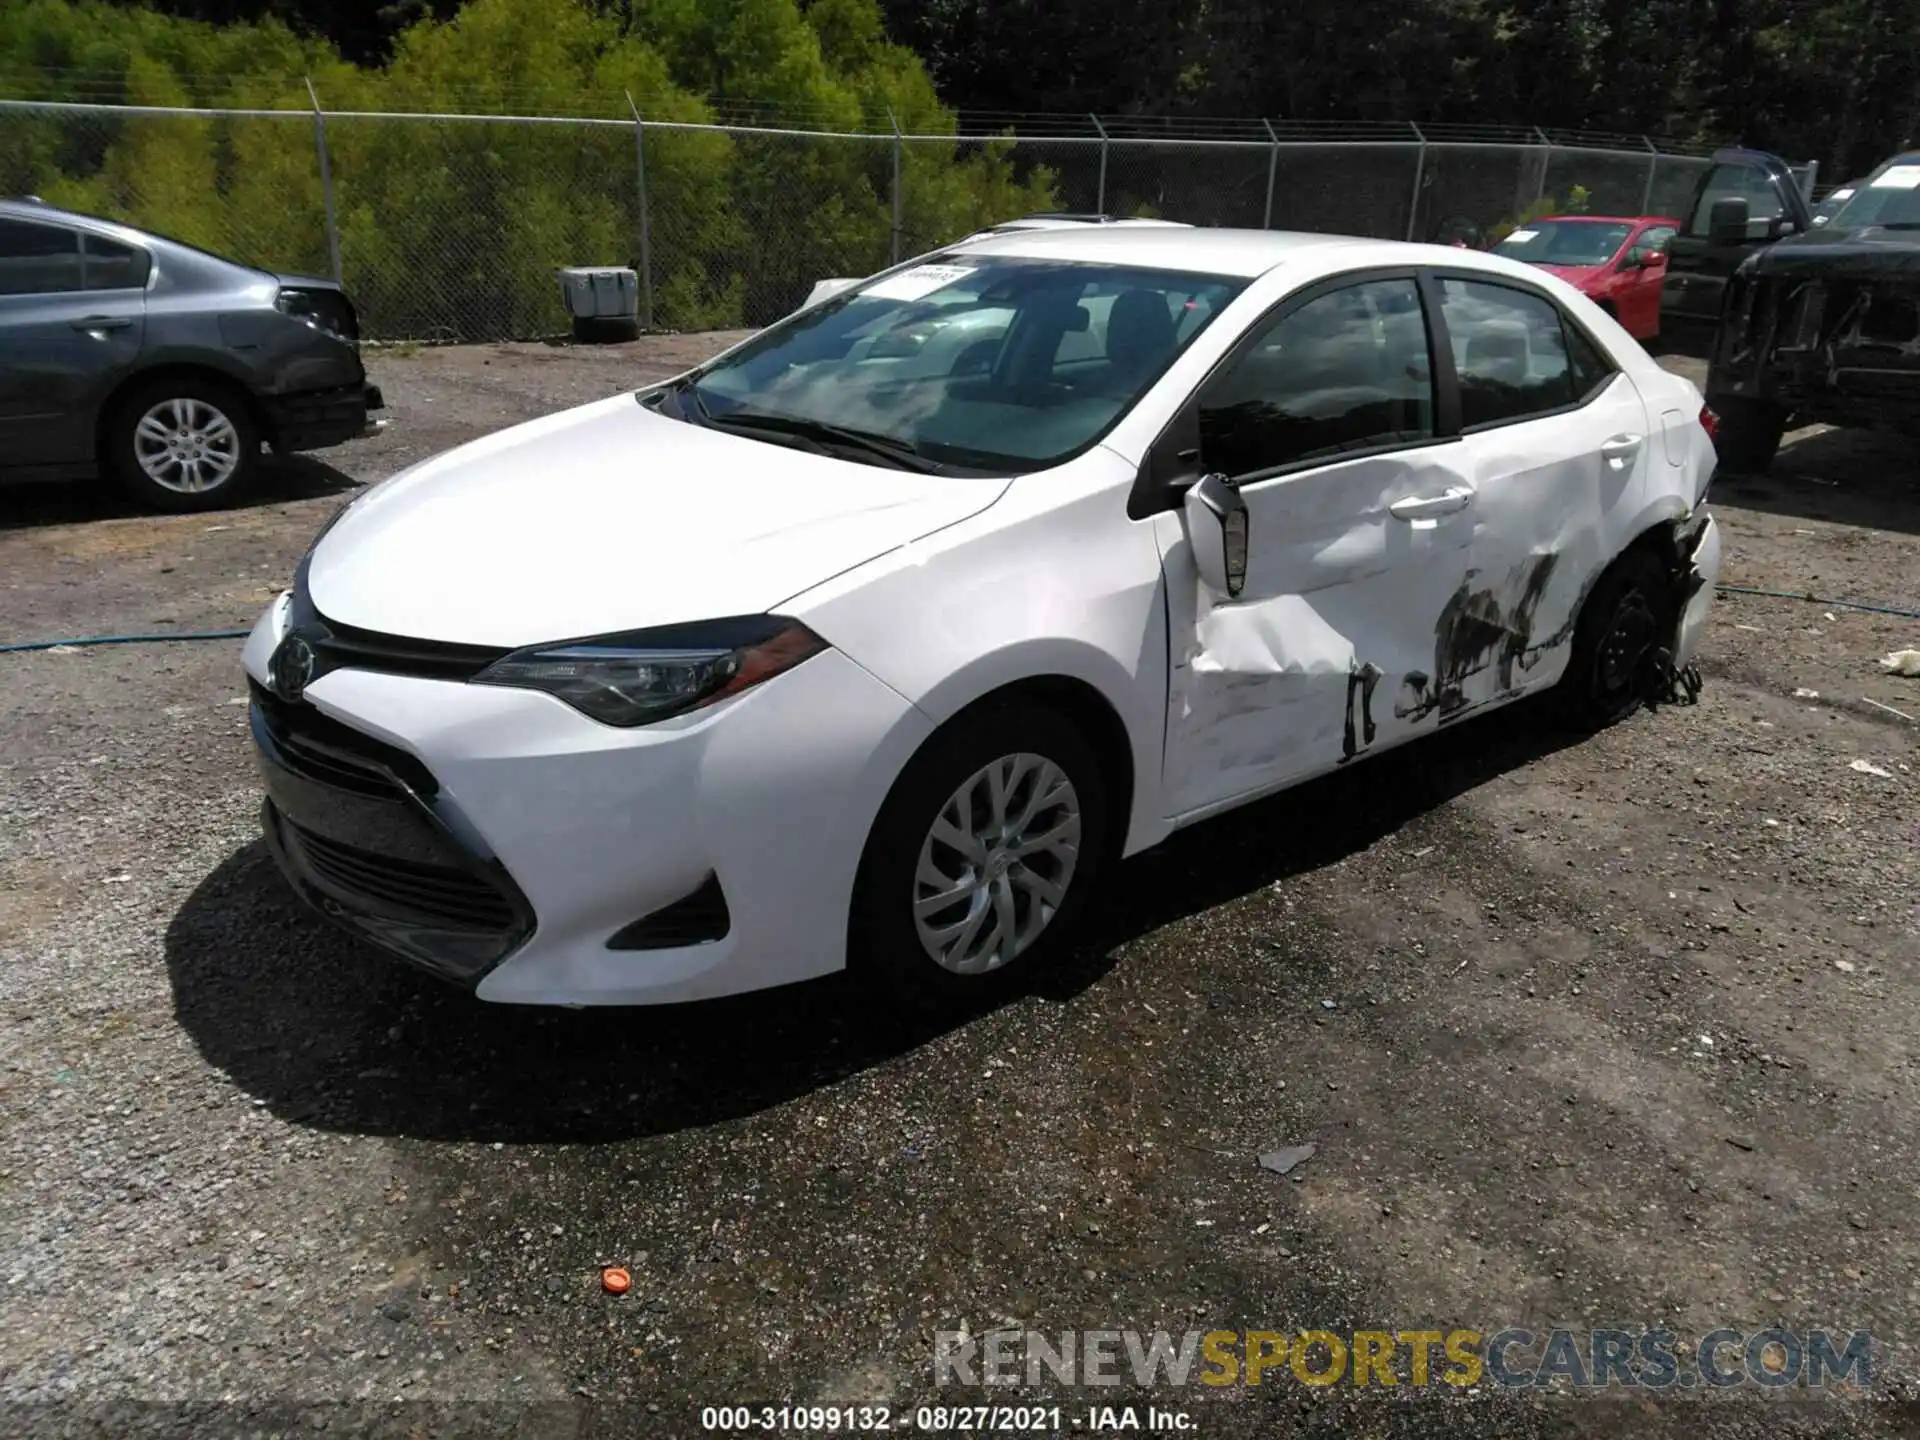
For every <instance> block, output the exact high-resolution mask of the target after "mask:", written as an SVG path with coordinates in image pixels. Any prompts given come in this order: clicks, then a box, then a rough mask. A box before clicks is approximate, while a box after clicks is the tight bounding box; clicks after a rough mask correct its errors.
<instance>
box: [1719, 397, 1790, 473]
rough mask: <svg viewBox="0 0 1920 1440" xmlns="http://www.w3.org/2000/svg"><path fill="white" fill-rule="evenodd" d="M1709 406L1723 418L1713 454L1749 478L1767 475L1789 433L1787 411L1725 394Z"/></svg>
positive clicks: (1772, 405) (1773, 405)
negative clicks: (1785, 435) (1782, 439)
mask: <svg viewBox="0 0 1920 1440" xmlns="http://www.w3.org/2000/svg"><path fill="white" fill-rule="evenodd" d="M1707 405H1708V406H1709V407H1710V408H1711V409H1712V411H1713V413H1714V414H1715V415H1718V416H1719V417H1720V429H1719V433H1718V434H1717V435H1716V436H1715V437H1714V441H1713V448H1714V453H1715V454H1717V455H1718V456H1719V457H1720V463H1721V464H1722V465H1724V466H1726V468H1727V469H1729V470H1732V471H1736V472H1739V473H1743V474H1748V475H1760V474H1764V473H1765V471H1766V469H1767V467H1768V466H1769V465H1771V464H1773V457H1774V455H1775V454H1777V453H1778V451H1779V449H1780V437H1781V436H1782V435H1784V434H1786V430H1787V412H1786V411H1785V410H1783V409H1781V408H1780V407H1779V406H1778V405H1775V404H1773V403H1772V402H1770V401H1766V400H1751V399H1748V398H1746V397H1745V396H1734V395H1723V396H1719V397H1717V398H1710V399H1709V400H1708V401H1707Z"/></svg>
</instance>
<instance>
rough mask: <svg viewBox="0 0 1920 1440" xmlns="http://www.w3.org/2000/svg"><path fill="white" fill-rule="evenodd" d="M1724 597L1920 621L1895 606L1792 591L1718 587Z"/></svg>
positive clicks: (1919, 617)
mask: <svg viewBox="0 0 1920 1440" xmlns="http://www.w3.org/2000/svg"><path fill="white" fill-rule="evenodd" d="M1713 588H1714V589H1716V590H1718V591H1719V592H1720V593H1721V594H1723V595H1764V596H1766V597H1767V598H1768V599H1769V600H1804V601H1806V602H1807V603H1808V604H1809V605H1827V606H1831V607H1832V608H1833V609H1835V610H1866V611H1870V612H1871V613H1873V614H1875V615H1898V616H1899V617H1900V618H1901V619H1902V620H1920V610H1902V609H1899V608H1898V607H1897V606H1893V605H1862V604H1860V603H1859V602H1858V601H1855V600H1822V599H1820V598H1819V597H1818V596H1817V595H1796V594H1794V593H1793V592H1792V591H1791V590H1750V589H1748V588H1747V587H1746V586H1745V585H1716V586H1714V587H1713Z"/></svg>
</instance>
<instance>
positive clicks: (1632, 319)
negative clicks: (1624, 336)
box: [1614, 225, 1673, 340]
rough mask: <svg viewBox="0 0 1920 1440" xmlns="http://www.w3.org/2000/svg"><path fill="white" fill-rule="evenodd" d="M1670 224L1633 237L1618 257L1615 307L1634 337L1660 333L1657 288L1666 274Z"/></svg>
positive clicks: (1646, 337) (1627, 329)
mask: <svg viewBox="0 0 1920 1440" xmlns="http://www.w3.org/2000/svg"><path fill="white" fill-rule="evenodd" d="M1672 239H1673V227H1672V226H1671V225H1655V226H1652V227H1650V228H1648V229H1646V230H1644V231H1642V232H1641V233H1640V234H1639V235H1638V236H1636V237H1635V238H1634V242H1633V244H1631V245H1629V246H1628V247H1627V253H1626V254H1625V255H1624V256H1623V257H1622V258H1621V270H1622V274H1621V277H1620V278H1621V284H1620V289H1619V291H1618V292H1617V294H1618V296H1619V298H1618V299H1617V300H1616V301H1615V302H1614V308H1615V309H1616V310H1617V311H1619V314H1620V323H1621V325H1622V326H1624V327H1625V328H1626V332H1627V333H1628V334H1629V335H1631V336H1633V337H1634V339H1636V340H1647V339H1651V338H1652V337H1653V336H1655V335H1658V334H1659V333H1660V292H1661V289H1662V286H1663V282H1664V281H1665V279H1666V274H1667V244H1668V242H1669V241H1671V240H1672Z"/></svg>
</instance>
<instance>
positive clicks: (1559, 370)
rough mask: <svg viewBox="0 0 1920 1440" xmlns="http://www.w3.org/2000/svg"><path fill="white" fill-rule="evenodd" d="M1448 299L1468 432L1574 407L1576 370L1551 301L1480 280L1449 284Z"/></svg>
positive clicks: (1443, 287)
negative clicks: (1477, 428) (1472, 429)
mask: <svg viewBox="0 0 1920 1440" xmlns="http://www.w3.org/2000/svg"><path fill="white" fill-rule="evenodd" d="M1440 296H1441V300H1440V308H1441V312H1442V314H1443V315H1444V316H1445V317H1446V322H1447V331H1448V334H1449V335H1450V337H1451V339H1452V342H1453V365H1454V369H1455V371H1456V372H1457V373H1458V374H1459V376H1460V424H1461V426H1462V427H1463V428H1471V427H1473V426H1475V425H1497V424H1502V423H1505V422H1510V421H1514V420H1525V419H1529V418H1530V417H1532V416H1535V415H1544V414H1547V413H1548V412H1550V411H1554V410H1562V409H1565V408H1566V407H1568V406H1570V405H1572V404H1573V403H1574V400H1575V398H1576V391H1575V380H1574V374H1573V370H1574V366H1573V362H1572V360H1571V358H1570V356H1569V354H1568V349H1569V347H1568V343H1567V339H1566V336H1565V334H1564V332H1563V331H1562V329H1561V320H1560V311H1559V310H1558V309H1557V308H1555V306H1554V305H1553V303H1552V302H1551V301H1549V300H1547V299H1545V298H1544V297H1542V296H1539V295H1534V294H1530V293H1529V292H1527V291H1524V290H1515V289H1513V288H1511V287H1510V286H1506V285H1497V284H1490V283H1487V282H1485V281H1479V280H1456V279H1443V280H1442V281H1441V282H1440ZM1589 349H1591V347H1589Z"/></svg>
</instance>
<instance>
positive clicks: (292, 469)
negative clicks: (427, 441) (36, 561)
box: [0, 453, 360, 531]
mask: <svg viewBox="0 0 1920 1440" xmlns="http://www.w3.org/2000/svg"><path fill="white" fill-rule="evenodd" d="M359 484H360V482H359V481H358V480H355V479H354V478H353V477H352V476H350V475H348V474H347V473H346V472H345V471H342V470H337V469H335V468H334V467H333V466H331V465H329V464H327V463H326V462H325V461H324V460H320V459H318V458H316V457H315V456H312V455H274V454H271V453H269V454H267V455H265V456H264V457H262V460H261V464H260V476H259V483H257V484H256V485H255V486H254V487H253V488H252V489H251V490H250V491H248V492H247V493H246V494H245V495H243V496H242V497H241V498H240V500H239V501H238V502H237V503H235V504H233V505H230V506H227V507H225V508H226V509H228V510H247V509H251V508H253V507H255V506H259V505H284V504H286V503H287V502H289V501H292V500H312V499H316V498H318V497H321V496H325V495H338V494H340V493H342V492H343V491H347V490H352V489H355V488H357V487H358V486H359ZM165 513H166V512H161V511H156V510H153V509H150V508H149V507H147V506H144V505H142V504H140V503H139V502H138V501H137V500H134V499H133V498H131V497H130V496H128V495H126V494H125V493H124V492H122V491H121V489H120V487H119V486H117V485H114V484H112V483H111V482H109V481H108V480H107V479H106V478H105V477H103V476H97V475H96V476H87V477H85V478H83V479H78V480H6V481H0V531H4V530H25V529H32V528H36V527H39V526H43V525H82V524H85V523H87V522H88V521H91V520H124V519H128V518H132V517H139V516H150V517H154V518H165ZM199 513H203V514H210V513H214V512H210V511H207V512H199Z"/></svg>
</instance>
